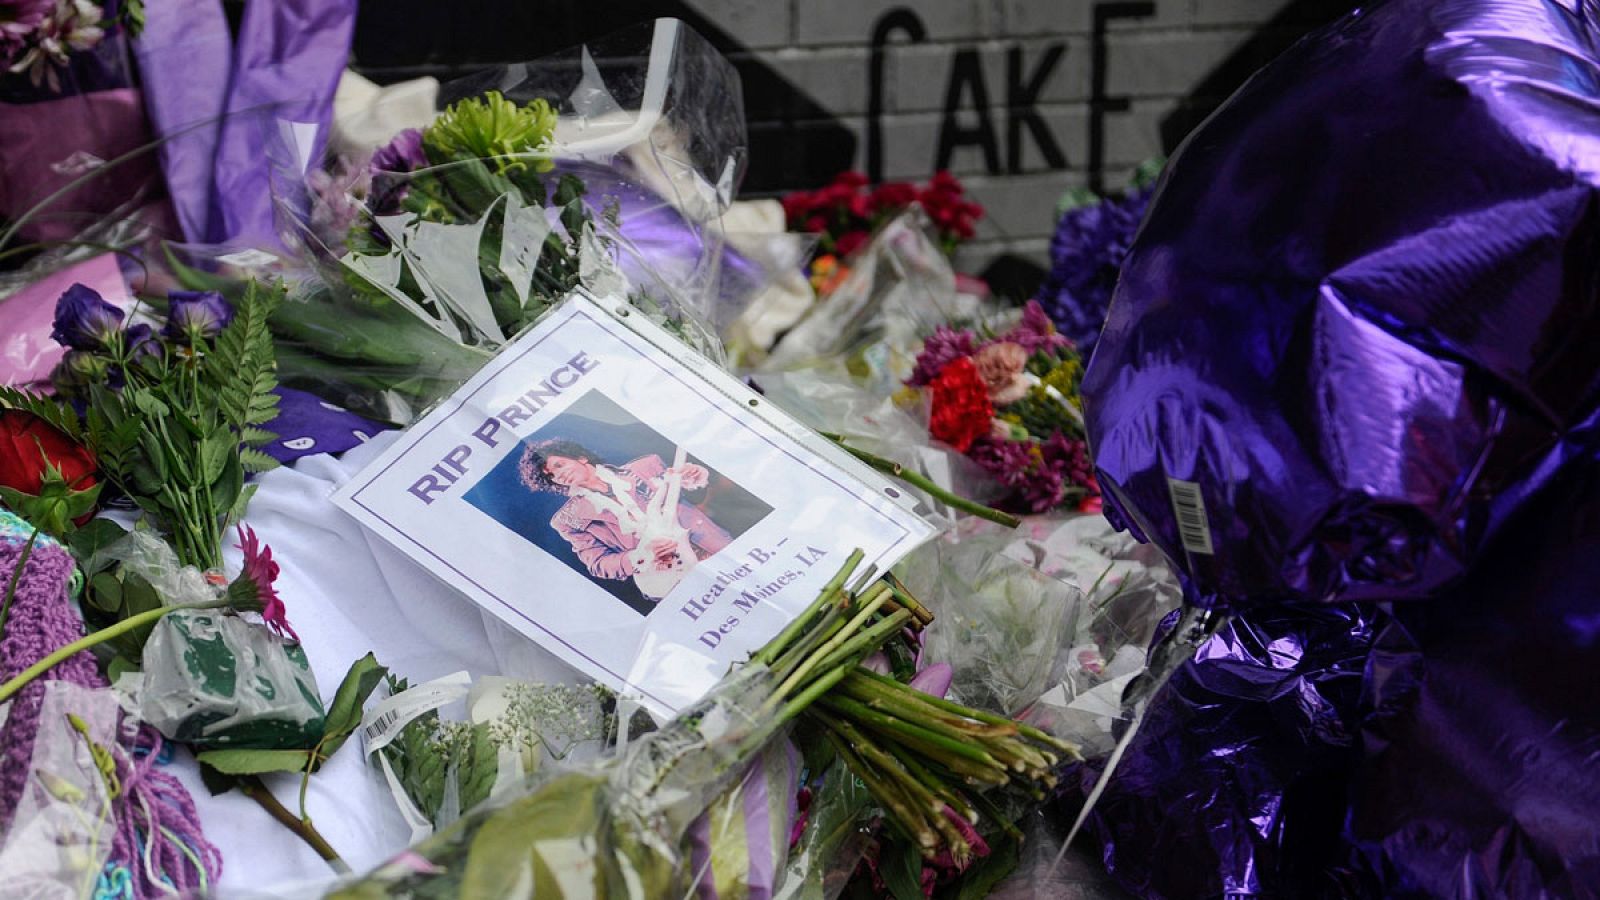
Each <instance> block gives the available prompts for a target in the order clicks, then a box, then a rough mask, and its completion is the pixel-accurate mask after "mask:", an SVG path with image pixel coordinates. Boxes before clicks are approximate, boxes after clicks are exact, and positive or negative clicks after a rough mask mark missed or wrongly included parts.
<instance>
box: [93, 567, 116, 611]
mask: <svg viewBox="0 0 1600 900" xmlns="http://www.w3.org/2000/svg"><path fill="white" fill-rule="evenodd" d="M88 600H89V604H90V605H91V606H93V607H94V608H95V609H98V610H100V611H101V612H108V613H114V612H116V611H117V610H119V609H121V608H122V582H120V581H118V580H117V577H116V576H115V575H112V574H111V573H110V572H98V573H96V574H95V576H94V577H93V578H90V579H89V591H88Z"/></svg>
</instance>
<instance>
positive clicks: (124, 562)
mask: <svg viewBox="0 0 1600 900" xmlns="http://www.w3.org/2000/svg"><path fill="white" fill-rule="evenodd" d="M111 565H117V566H120V571H121V572H124V573H132V574H135V575H137V576H139V577H140V578H142V579H144V580H145V581H146V582H148V583H149V584H150V586H151V587H153V588H154V589H155V592H156V595H157V596H158V597H160V598H161V601H162V602H163V603H166V604H181V603H204V602H208V601H212V600H215V599H216V598H217V596H218V592H219V591H220V590H221V588H219V587H217V586H216V585H214V584H212V583H211V581H210V580H208V579H207V578H206V575H205V573H202V572H201V571H200V570H198V569H196V568H194V567H192V566H183V565H180V564H179V563H178V558H177V554H175V553H174V552H173V551H172V548H171V547H169V546H168V545H167V544H166V543H164V542H162V541H161V540H160V539H158V538H156V537H154V536H153V535H150V534H148V533H146V532H143V531H132V532H129V533H128V534H127V535H126V536H125V537H123V538H122V539H120V540H119V541H117V542H116V543H113V544H111V545H110V546H108V547H106V548H104V549H103V550H101V551H100V552H99V553H98V554H97V555H96V557H95V558H94V559H93V560H91V561H90V563H89V565H88V569H89V570H91V571H100V570H101V569H103V568H105V567H108V566H111ZM141 669H142V671H141V672H140V673H138V674H136V675H133V676H125V678H130V677H131V678H132V680H131V681H128V682H126V684H124V683H123V682H122V681H119V682H118V683H119V685H120V686H123V687H125V688H127V689H128V690H129V692H130V694H131V695H132V696H133V697H134V698H135V700H136V702H137V703H138V710H139V715H140V718H142V719H143V720H144V721H146V722H148V723H150V725H152V726H154V727H155V728H156V730H158V731H160V732H161V733H162V734H163V735H164V736H166V737H168V738H170V739H173V740H177V741H182V742H184V743H186V744H189V745H190V746H194V747H201V748H218V747H248V748H255V749H265V750H270V749H279V748H286V747H289V748H292V747H304V746H307V745H309V744H310V743H315V742H316V740H317V739H318V738H320V737H321V735H322V730H323V716H324V709H323V704H322V698H321V695H320V694H319V693H318V691H317V682H316V678H315V677H314V676H313V675H312V674H311V668H310V664H309V663H308V661H307V660H306V655H305V653H304V652H303V651H302V650H301V649H300V646H299V644H297V643H290V642H288V641H285V640H284V639H283V638H281V637H279V636H278V635H276V634H274V633H272V632H271V631H270V630H269V629H267V628H266V627H265V626H264V625H261V624H259V623H255V622H249V621H246V620H245V619H243V618H241V617H240V616H238V615H235V614H232V613H229V612H227V611H225V610H222V609H204V610H178V611H175V612H171V613H168V614H167V615H165V616H163V617H161V619H160V620H159V621H157V622H156V624H155V627H154V628H153V629H151V632H150V636H149V639H148V640H146V642H145V644H144V649H143V653H142V656H141Z"/></svg>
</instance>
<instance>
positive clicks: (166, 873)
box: [0, 510, 222, 897]
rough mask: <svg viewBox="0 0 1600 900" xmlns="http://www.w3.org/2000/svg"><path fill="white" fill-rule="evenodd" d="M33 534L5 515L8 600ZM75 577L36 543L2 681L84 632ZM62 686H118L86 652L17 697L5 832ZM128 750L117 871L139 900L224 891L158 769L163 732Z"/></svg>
mask: <svg viewBox="0 0 1600 900" xmlns="http://www.w3.org/2000/svg"><path fill="white" fill-rule="evenodd" d="M32 534H33V528H32V526H30V525H28V523H27V522H25V521H23V520H21V519H19V518H18V517H16V516H14V515H12V514H11V513H9V512H6V511H4V510H0V598H3V596H4V593H3V592H4V590H5V587H6V585H8V584H9V583H10V580H11V576H12V573H14V572H15V571H16V570H17V566H18V564H19V563H20V562H21V560H22V555H23V550H24V548H25V547H26V545H27V543H28V539H29V537H30V536H31V535H32ZM75 572H76V566H75V565H74V563H73V559H72V554H70V553H69V552H68V551H67V550H66V548H65V547H63V546H62V545H61V544H60V543H58V542H57V541H55V540H52V539H51V538H49V537H48V536H45V535H43V534H41V535H39V536H38V537H37V538H35V539H34V545H33V548H32V550H31V551H30V552H29V553H28V557H27V564H26V565H24V566H23V567H22V574H21V575H20V576H19V577H18V581H17V589H16V594H15V596H14V598H13V600H12V603H11V611H10V613H9V615H8V617H7V619H6V622H5V632H4V634H3V635H0V682H4V681H9V680H10V679H11V678H13V677H15V676H17V675H19V674H21V673H22V672H23V671H24V670H26V669H27V668H28V667H29V666H31V665H33V664H34V663H36V662H38V661H39V660H41V659H43V658H44V657H46V656H48V655H49V654H50V653H51V652H53V651H54V650H56V649H57V648H59V647H61V646H64V645H66V644H69V643H71V642H72V641H74V640H77V639H78V638H79V637H81V636H82V635H83V620H82V619H81V618H80V617H79V615H78V612H77V610H76V609H75V608H74V606H73V604H72V602H71V599H70V595H69V589H68V586H69V585H70V584H71V583H72V579H73V576H74V573H75ZM58 680H59V681H67V682H70V683H72V684H76V685H78V686H80V687H85V688H106V687H108V685H107V683H106V680H105V678H104V677H102V676H101V675H100V670H99V668H98V667H97V666H96V664H95V660H94V657H93V656H92V655H90V654H89V653H88V652H87V651H85V652H81V653H76V654H73V655H72V656H71V657H68V658H67V659H66V660H64V661H62V662H61V663H60V664H58V665H56V666H54V667H52V668H51V669H49V670H48V671H46V672H45V673H43V674H42V675H40V676H39V677H38V678H35V679H34V680H33V681H31V682H29V683H28V684H27V686H25V687H24V688H22V690H20V691H18V692H17V693H16V694H15V695H13V697H12V698H11V701H10V703H11V707H10V712H9V715H8V716H6V718H5V720H4V724H3V725H0V835H3V834H5V833H6V831H7V829H8V828H9V827H10V825H11V820H12V818H13V816H14V815H15V813H16V809H17V805H18V801H19V800H20V798H21V797H22V792H23V791H24V790H25V789H26V786H27V782H28V779H29V777H31V775H32V772H31V768H32V766H31V765H30V763H31V761H32V759H33V754H34V742H35V737H36V736H37V734H38V731H39V715H40V709H41V706H42V704H43V701H44V693H45V684H46V683H47V682H49V681H58ZM126 733H127V729H124V734H126ZM124 743H125V746H120V747H117V748H115V752H114V754H113V756H114V759H115V760H116V766H117V777H118V781H119V782H120V784H121V792H120V793H119V795H118V797H117V799H116V809H115V818H116V837H115V840H114V842H113V844H112V852H111V861H110V862H109V863H108V864H107V866H108V869H114V870H118V871H124V872H126V873H128V876H129V879H128V881H127V882H126V886H130V887H131V893H132V896H135V897H154V896H161V895H170V894H171V893H172V891H173V890H177V891H178V892H179V893H180V894H187V893H188V892H190V891H194V890H200V891H204V890H205V889H207V888H208V887H209V886H212V885H215V884H216V882H217V879H218V878H219V877H220V875H221V872H222V857H221V854H220V853H219V852H218V851H217V849H216V847H214V846H212V845H211V844H210V843H209V842H208V841H207V840H206V839H205V836H204V835H203V834H202V833H201V831H200V824H199V817H198V815H197V813H196V811H195V807H194V802H193V800H192V799H191V798H190V797H189V794H188V791H187V790H185V789H184V787H183V785H182V784H181V783H180V782H179V781H178V780H177V779H176V778H174V777H173V776H171V775H169V774H167V773H165V772H160V771H157V770H156V766H157V761H158V759H160V758H161V756H162V753H161V749H162V739H161V735H160V733H159V732H157V731H156V730H155V729H153V728H151V727H149V726H148V725H143V724H141V725H139V726H138V727H137V728H135V729H132V737H131V738H124Z"/></svg>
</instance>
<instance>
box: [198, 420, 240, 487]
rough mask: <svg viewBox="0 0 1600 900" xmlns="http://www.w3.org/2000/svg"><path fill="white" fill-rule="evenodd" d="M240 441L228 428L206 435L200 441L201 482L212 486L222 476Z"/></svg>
mask: <svg viewBox="0 0 1600 900" xmlns="http://www.w3.org/2000/svg"><path fill="white" fill-rule="evenodd" d="M236 446H238V442H237V441H236V440H234V436H233V434H232V433H230V432H229V431H228V430H227V429H226V428H219V429H217V430H216V431H213V432H211V433H210V434H208V435H206V438H205V440H203V441H201V442H200V484H202V485H205V486H207V487H210V486H211V485H212V484H215V483H216V481H217V479H219V478H221V477H222V473H223V470H224V469H225V468H226V466H227V465H228V462H229V460H230V458H231V457H232V456H233V450H234V448H235V447H236Z"/></svg>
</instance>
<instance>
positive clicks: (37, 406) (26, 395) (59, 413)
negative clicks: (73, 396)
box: [0, 385, 83, 441]
mask: <svg viewBox="0 0 1600 900" xmlns="http://www.w3.org/2000/svg"><path fill="white" fill-rule="evenodd" d="M0 408H4V409H20V410H23V411H24V412H29V413H32V414H33V415H36V416H38V417H39V418H41V419H43V420H45V421H46V422H48V423H50V425H51V426H53V427H54V428H56V429H57V430H59V431H61V432H64V433H65V434H66V435H67V436H68V437H70V438H72V439H73V440H75V441H82V440H83V425H82V423H81V422H80V421H79V419H78V413H77V411H76V410H74V409H73V408H72V406H71V404H69V403H65V402H62V401H60V400H57V399H55V398H53V397H47V396H45V395H44V394H35V393H32V392H29V391H20V390H17V389H16V388H14V387H9V386H5V385H0Z"/></svg>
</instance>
